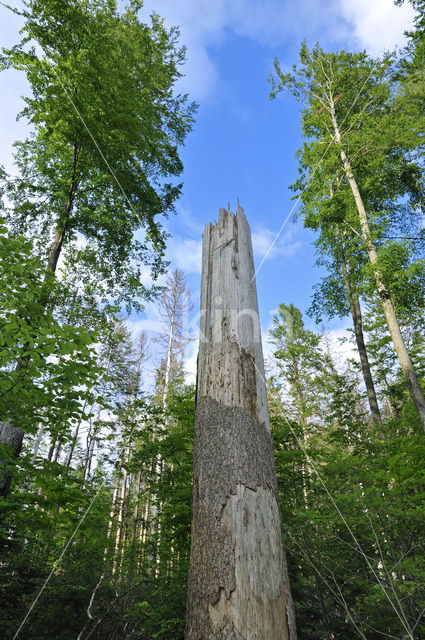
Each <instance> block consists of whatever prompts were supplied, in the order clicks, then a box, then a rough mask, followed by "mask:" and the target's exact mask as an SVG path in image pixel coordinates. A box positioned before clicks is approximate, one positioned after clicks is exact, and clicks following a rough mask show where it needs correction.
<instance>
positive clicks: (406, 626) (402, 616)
mask: <svg viewBox="0 0 425 640" xmlns="http://www.w3.org/2000/svg"><path fill="white" fill-rule="evenodd" d="M254 367H255V369H256V370H257V373H258V375H259V376H260V378H261V380H262V381H263V382H264V385H266V381H265V379H264V376H263V374H262V373H261V371H260V370H259V369H258V367H257V365H256V363H255V362H254ZM279 412H280V415H281V416H282V418H283V419H284V420H285V421H286V423H287V424H288V427H289V428H290V430H291V432H292V435H293V436H294V438H295V440H296V441H297V444H298V446H299V447H300V449H301V450H302V452H303V453H304V455H305V457H306V459H307V462H308V463H309V465H310V467H311V468H312V469H313V471H314V472H315V474H316V476H317V478H318V480H319V482H320V484H321V485H322V487H323V488H324V490H325V492H326V495H327V496H328V498H329V500H330V501H331V503H332V505H333V506H334V508H335V510H336V512H337V513H338V515H339V517H340V518H341V520H342V522H343V523H344V525H345V527H346V528H347V530H348V532H349V533H350V535H351V537H352V538H353V540H354V544H355V545H356V547H357V548H358V550H359V552H360V554H361V555H362V556H363V558H364V559H365V561H366V564H367V565H368V567H369V569H370V570H371V571H372V573H373V575H374V576H375V578H376V580H377V582H378V584H379V586H380V587H381V589H382V591H383V592H384V594H385V597H386V598H387V600H388V601H389V603H390V604H391V606H392V608H393V609H394V611H395V613H396V615H397V617H398V619H399V620H400V622H401V624H402V626H403V627H404V629H405V630H406V632H407V634H408V636H409V638H411V640H413V635H412V632H411V630H410V628H409V624H408V622H407V619H406V615H405V613H404V610H403V608H401V614H400V612H399V611H398V609H397V607H396V606H395V604H394V602H393V601H392V600H391V598H390V596H389V595H388V593H387V591H386V590H385V588H384V586H383V584H382V582H381V580H380V578H379V575H378V574H377V573H376V572H375V569H374V568H373V566H372V564H371V563H370V561H369V558H368V557H367V555H366V554H365V552H364V551H363V549H362V547H361V546H360V543H359V542H358V540H357V538H356V536H355V535H354V533H353V531H352V529H351V527H350V525H349V524H348V522H347V520H346V519H345V517H344V515H343V513H342V512H341V510H340V508H339V507H338V505H337V504H336V502H335V500H334V498H333V496H332V494H331V493H330V491H329V489H328V488H327V486H326V484H325V481H324V480H323V478H322V476H321V475H320V473H319V471H318V470H317V468H316V466H315V465H314V464H313V463H312V461H311V458H310V456H309V454H308V453H307V451H306V449H305V447H304V445H303V443H302V442H301V440H300V439H299V438H298V436H297V434H296V432H295V430H294V429H293V427H292V425H291V423H290V422H289V420H288V418H287V417H286V416H285V414H284V413H283V411H281V410H280V409H279Z"/></svg>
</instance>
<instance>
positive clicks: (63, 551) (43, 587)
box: [13, 481, 105, 640]
mask: <svg viewBox="0 0 425 640" xmlns="http://www.w3.org/2000/svg"><path fill="white" fill-rule="evenodd" d="M104 484H105V481H103V482H102V484H101V485H100V487H99V489H98V490H97V492H96V494H95V495H94V497H93V499H92V501H91V502H90V504H89V506H88V507H87V509H86V510H85V512H84V513H83V515H82V516H81V518H80V521H79V522H78V524H77V526H76V527H75V529H74V531H73V533H72V535H71V537H70V538H69V540H68V542H67V543H66V545H65V546H64V548H63V549H62V552H61V554H60V556H59V558H58V559H57V560H56V562H55V564H54V565H53V568H52V570H51V572H50V573H49V575H48V576H47V578H46V580H45V581H44V584H43V586H42V587H41V589H40V591H39V592H38V594H37V596H36V598H35V599H34V602H33V603H32V605H31V606H30V608H29V609H28V612H27V614H26V616H25V618H24V619H23V620H22V622H21V624H20V626H19V628H18V630H17V632H16V633H15V635H14V636H13V640H16V638H17V637H18V635H19V633H20V632H21V629H22V627H23V626H24V624H25V622H26V621H27V620H28V617H29V615H30V613H31V611H32V610H33V609H34V607H35V605H36V604H37V602H38V599H39V598H40V596H41V594H42V593H43V591H44V589H45V588H46V586H47V584H48V582H49V580H50V578H51V577H52V575H53V573H54V571H55V569H56V567H57V566H58V564H59V563H60V561H61V560H62V558H63V556H64V554H65V553H66V550H67V549H68V547H69V545H70V544H71V542H72V541H73V539H74V538H75V535H76V533H77V531H78V529H79V528H80V526H81V524H82V523H83V520H84V518H85V517H86V515H87V514H88V512H89V511H90V509H91V508H92V506H93V504H94V501H95V500H96V498H97V496H98V495H99V493H100V491H101V489H102V488H103V486H104Z"/></svg>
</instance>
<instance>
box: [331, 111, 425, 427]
mask: <svg viewBox="0 0 425 640" xmlns="http://www.w3.org/2000/svg"><path fill="white" fill-rule="evenodd" d="M331 116H332V123H333V127H334V131H335V142H337V143H340V142H341V133H340V131H339V128H338V123H337V120H336V116H335V105H334V102H333V100H332V101H331ZM340 155H341V162H342V166H343V168H344V172H345V175H346V177H347V180H348V182H349V184H350V187H351V191H352V193H353V197H354V201H355V203H356V207H357V212H358V214H359V222H360V228H361V231H362V236H363V240H364V243H365V246H366V251H367V254H368V257H369V260H370V263H371V265H372V268H373V274H374V276H375V282H376V288H377V290H378V294H379V297H380V299H381V304H382V310H383V312H384V316H385V320H386V323H387V326H388V330H389V332H390V335H391V339H392V341H393V344H394V348H395V351H396V353H397V356H398V360H399V362H400V367H401V370H402V371H403V374H404V377H405V380H406V384H407V388H408V390H409V393H410V396H411V398H412V400H413V403H414V405H415V407H416V411H417V412H418V416H419V420H420V423H421V425H422V427H423V429H424V430H425V397H424V394H423V391H422V388H421V386H420V384H419V381H418V379H417V377H416V373H415V370H414V368H413V364H412V361H411V359H410V355H409V352H408V350H407V348H406V344H405V342H404V339H403V335H402V333H401V330H400V326H399V324H398V320H397V316H396V313H395V309H394V305H393V302H392V300H391V295H390V292H389V291H388V288H387V286H386V284H385V280H384V276H383V274H382V271H381V269H380V268H379V263H378V254H377V252H376V248H375V245H374V243H373V240H372V236H371V233H370V228H369V221H368V218H367V213H366V209H365V206H364V203H363V199H362V196H361V194H360V190H359V187H358V185H357V182H356V179H355V177H354V174H353V171H352V168H351V164H350V161H349V160H348V158H347V154H346V153H345V151H344V150H343V149H341V153H340Z"/></svg>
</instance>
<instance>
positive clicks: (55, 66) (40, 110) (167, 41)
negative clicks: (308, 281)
mask: <svg viewBox="0 0 425 640" xmlns="http://www.w3.org/2000/svg"><path fill="white" fill-rule="evenodd" d="M140 7H141V2H138V1H137V0H134V1H131V2H130V3H129V6H128V8H127V9H126V10H125V11H124V12H123V13H122V14H120V13H119V12H118V9H117V6H116V3H115V2H114V1H113V0H112V1H109V0H108V1H106V0H89V1H88V2H83V1H80V0H75V1H73V2H71V3H62V2H57V0H49V2H40V0H28V2H24V8H23V10H22V11H21V12H19V13H20V15H22V16H23V18H24V20H25V22H24V27H23V29H22V32H23V33H24V37H23V39H22V41H21V42H20V43H19V44H17V45H16V46H14V47H12V48H11V49H7V50H6V49H3V50H2V51H3V55H2V56H1V68H3V69H6V68H9V67H13V68H15V69H19V70H23V71H24V72H25V73H26V76H27V78H28V81H29V84H30V87H31V89H32V95H31V96H30V97H27V98H26V99H25V102H26V106H25V108H24V110H23V111H22V113H21V115H22V116H24V117H26V118H27V120H28V121H29V123H30V124H31V126H32V129H33V133H32V134H31V135H30V137H29V138H28V139H27V140H25V141H24V142H21V143H18V144H17V154H16V162H17V165H18V168H19V169H20V176H19V178H18V179H17V180H15V181H11V182H9V184H8V195H9V198H10V199H11V201H12V203H13V207H12V210H11V214H10V221H11V223H12V225H13V226H14V228H16V229H21V230H27V229H29V233H30V234H31V235H33V236H34V238H35V240H36V242H37V243H38V244H39V252H40V253H41V254H44V257H45V265H46V276H45V277H46V283H47V282H48V281H50V280H51V279H52V277H53V274H54V273H55V272H56V269H57V266H58V261H59V258H60V256H61V253H62V251H63V249H64V248H66V246H67V244H69V243H70V242H71V241H72V240H73V239H75V238H80V237H82V239H83V248H82V249H81V250H80V251H79V261H80V263H81V264H84V266H85V268H86V269H88V271H89V272H92V273H95V274H96V276H97V278H98V280H99V279H100V280H103V281H104V283H106V286H105V284H104V285H103V287H102V289H103V294H104V298H106V299H108V300H110V299H111V298H115V300H117V301H118V302H127V304H134V305H136V306H138V305H140V297H146V296H147V295H149V292H148V290H147V288H146V286H145V285H144V283H143V278H142V267H143V266H144V265H146V264H150V265H151V268H152V273H153V276H154V277H155V276H156V275H157V274H158V272H159V271H160V270H161V269H162V267H163V263H162V258H163V252H164V232H163V230H162V228H161V224H160V222H159V221H158V219H157V217H158V215H159V214H167V213H168V212H169V211H171V210H172V209H173V206H174V202H175V200H176V198H177V197H178V195H179V193H180V189H181V185H179V184H176V183H175V181H174V177H175V176H177V175H179V174H180V173H181V171H182V164H181V161H180V159H179V155H178V146H179V145H180V144H181V143H182V142H183V141H184V138H185V136H186V134H187V132H188V131H189V130H190V127H191V122H192V114H193V111H194V106H193V105H191V104H188V103H187V98H186V96H179V95H175V94H174V92H173V88H174V84H175V81H176V80H177V78H178V77H179V76H180V71H179V65H180V64H181V63H182V61H183V59H184V51H183V49H181V48H179V47H178V46H177V32H176V30H173V29H171V30H170V31H167V29H166V28H165V27H164V25H163V22H162V21H161V19H160V18H159V17H158V16H156V15H153V16H152V18H151V23H150V24H149V25H147V24H143V23H141V22H140V21H139V19H138V17H137V12H138V10H139V9H140ZM15 11H16V12H17V13H18V11H17V10H15ZM167 180H168V182H167ZM46 246H47V247H48V249H47V251H46ZM47 301H49V303H50V304H54V302H53V301H52V300H48V298H47V293H44V294H43V296H42V300H41V301H40V302H41V304H42V305H45V304H46V303H47ZM26 357H31V354H28V356H26ZM21 366H22V358H20V359H18V368H19V367H21ZM21 421H22V415H21V414H20V412H19V411H18V412H17V411H16V410H13V411H12V408H11V409H10V412H9V415H8V416H7V419H6V420H5V421H4V423H3V426H2V427H1V431H0V441H1V442H2V443H3V444H5V445H10V446H12V448H13V449H14V450H15V452H16V453H17V452H18V451H19V448H20V446H21V443H22V438H23V435H24V432H23V430H22V429H21V428H20V426H19V423H20V422H21Z"/></svg>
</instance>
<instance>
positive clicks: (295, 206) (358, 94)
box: [251, 28, 397, 282]
mask: <svg viewBox="0 0 425 640" xmlns="http://www.w3.org/2000/svg"><path fill="white" fill-rule="evenodd" d="M396 29H397V28H394V29H393V31H392V32H391V35H390V36H389V37H388V40H387V44H388V42H390V40H391V38H392V36H393V34H394V33H395V32H396ZM387 44H386V45H385V49H386V48H387ZM377 64H378V60H376V62H375V64H374V65H373V66H372V69H371V71H370V73H369V75H368V76H367V78H366V80H365V81H364V82H363V84H362V86H361V87H360V90H359V91H358V93H357V94H356V96H355V98H354V100H353V102H352V103H351V106H350V108H349V109H348V111H347V113H346V114H345V116H344V118H343V119H342V121H341V125H340V126H341V127H342V125H343V124H344V122H345V121H346V119H347V118H348V116H349V114H350V113H351V111H352V109H353V107H354V105H355V104H356V102H357V100H358V98H359V97H360V95H361V92H362V91H363V88H364V87H365V85H366V83H367V82H368V80H369V78H370V76H371V75H372V73H373V72H374V71H375V68H376V66H377ZM332 144H333V140H331V141H330V142H329V143H328V145H327V147H326V149H325V151H324V153H323V155H322V157H321V158H320V160H319V161H318V163H317V164H316V166H315V167H314V169H313V173H312V174H311V175H310V176H309V179H308V181H307V184H306V186H305V187H304V189H303V190H302V192H301V193H300V195H299V196H298V198H297V200H296V202H295V204H294V206H293V207H292V209H291V211H290V212H289V213H288V215H287V216H286V218H285V220H284V222H283V224H282V226H281V227H280V229H279V231H278V232H277V234H276V236H275V238H274V239H273V241H272V243H271V245H270V247H269V248H268V249H267V251H266V253H265V254H264V257H263V259H262V260H261V262H260V264H259V266H258V267H257V270H256V271H255V273H254V275H253V276H252V278H251V282H252V281H253V280H254V279H255V278H256V276H257V274H258V272H259V271H260V269H261V267H262V266H263V264H264V262H265V261H266V260H267V257H268V256H269V254H270V251H271V250H272V249H273V247H274V245H275V244H276V242H277V240H278V238H279V236H280V234H281V233H282V231H283V229H284V228H285V226H286V224H287V222H288V220H289V219H290V218H291V216H292V214H293V212H294V211H295V209H296V208H297V207H298V204H299V202H300V200H301V198H302V196H303V195H304V193H305V191H306V190H307V188H308V187H309V185H310V183H311V181H312V180H313V178H314V176H315V174H316V171H317V170H318V169H319V167H320V166H321V164H322V162H323V158H324V157H325V155H326V154H327V152H328V151H329V148H330V147H331V145H332Z"/></svg>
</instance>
